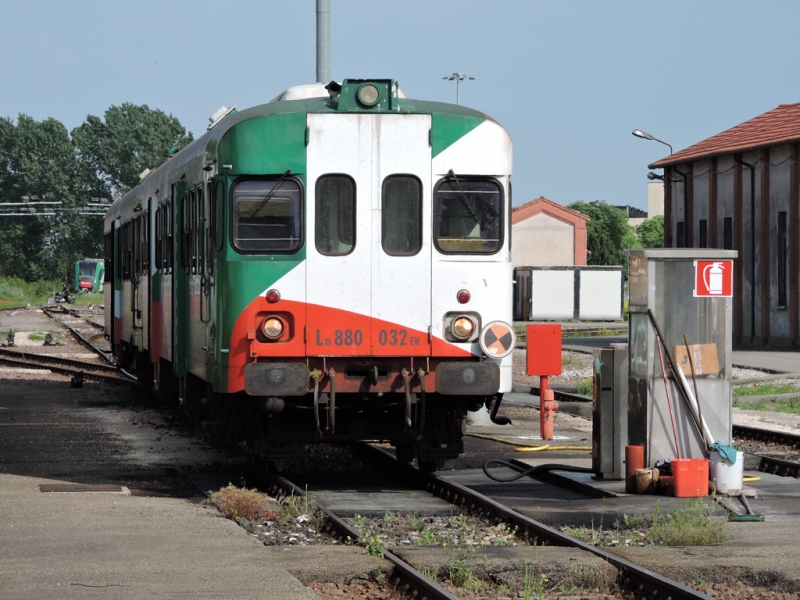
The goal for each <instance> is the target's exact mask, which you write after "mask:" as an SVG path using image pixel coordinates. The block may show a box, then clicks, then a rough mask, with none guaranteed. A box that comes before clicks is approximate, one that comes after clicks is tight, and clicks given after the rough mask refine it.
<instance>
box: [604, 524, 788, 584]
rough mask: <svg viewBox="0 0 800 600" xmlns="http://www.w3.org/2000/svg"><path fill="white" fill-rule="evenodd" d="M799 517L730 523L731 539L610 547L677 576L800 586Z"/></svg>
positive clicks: (659, 571)
mask: <svg viewBox="0 0 800 600" xmlns="http://www.w3.org/2000/svg"><path fill="white" fill-rule="evenodd" d="M798 527H800V518H798V517H785V518H780V519H777V518H776V519H774V520H772V521H770V520H767V521H766V522H763V523H728V532H729V533H730V539H729V540H728V541H727V542H724V543H722V544H718V545H715V546H714V547H702V546H700V547H673V548H668V547H663V546H658V547H640V548H634V547H628V548H622V547H617V548H607V550H608V551H609V552H612V553H614V554H617V555H619V556H622V557H623V558H627V559H628V560H631V561H634V562H636V563H638V564H640V565H642V566H644V567H647V568H648V569H651V570H653V571H655V572H656V573H660V574H661V575H664V576H666V577H671V578H673V579H677V580H679V581H697V580H698V579H700V578H703V579H706V580H708V581H713V582H717V583H734V582H736V581H741V582H744V583H746V584H750V585H758V586H763V587H766V588H769V589H772V590H775V591H783V592H795V593H796V592H800V572H798V570H797V564H798V560H800V548H798V545H797V529H798Z"/></svg>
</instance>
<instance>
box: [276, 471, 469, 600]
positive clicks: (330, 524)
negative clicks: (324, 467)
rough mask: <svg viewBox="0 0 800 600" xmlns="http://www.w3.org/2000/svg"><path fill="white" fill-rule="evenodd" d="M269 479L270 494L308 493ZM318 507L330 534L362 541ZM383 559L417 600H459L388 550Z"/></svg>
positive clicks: (292, 485)
mask: <svg viewBox="0 0 800 600" xmlns="http://www.w3.org/2000/svg"><path fill="white" fill-rule="evenodd" d="M267 479H268V481H269V483H270V484H271V489H270V493H272V494H274V493H275V490H276V489H277V490H280V491H281V492H282V493H284V494H295V495H298V496H305V495H306V492H305V491H304V490H302V489H301V488H299V487H298V486H296V485H295V484H294V483H292V482H291V481H289V480H288V479H286V478H284V477H280V476H278V475H274V474H268V475H267ZM317 506H318V507H319V508H320V510H322V512H324V513H325V516H326V527H325V528H326V529H327V531H328V532H330V533H333V534H334V535H335V536H336V537H338V538H340V539H341V540H342V541H344V540H346V539H347V538H350V539H352V540H360V539H362V538H363V534H362V533H361V532H360V531H358V530H357V529H355V528H354V527H352V526H351V525H349V524H348V523H347V522H346V521H345V520H344V519H342V518H340V517H339V516H337V515H336V514H335V513H334V512H332V511H330V510H328V509H327V508H325V507H324V506H322V505H320V504H319V503H317ZM383 557H384V558H385V559H387V560H388V561H389V562H391V563H392V564H393V565H394V572H393V573H392V575H393V576H396V577H398V578H400V579H401V580H402V581H403V582H404V583H407V584H408V585H409V586H410V587H411V588H412V589H414V590H416V592H417V594H416V596H415V597H416V598H418V599H419V600H423V599H425V598H427V599H428V600H458V597H457V596H454V595H453V594H451V593H450V592H448V591H447V590H446V589H444V588H443V587H442V586H440V585H439V584H437V583H436V582H435V581H433V580H431V579H429V578H428V577H425V575H423V574H422V573H420V572H419V571H417V570H416V569H415V568H414V567H412V566H411V565H409V564H408V563H407V562H405V561H404V560H403V559H401V558H400V557H399V556H396V555H395V554H392V553H391V552H389V551H388V550H384V553H383Z"/></svg>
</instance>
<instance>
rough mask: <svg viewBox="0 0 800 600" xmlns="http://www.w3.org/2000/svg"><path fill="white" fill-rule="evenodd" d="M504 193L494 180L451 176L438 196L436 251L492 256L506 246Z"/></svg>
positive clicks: (443, 182)
mask: <svg viewBox="0 0 800 600" xmlns="http://www.w3.org/2000/svg"><path fill="white" fill-rule="evenodd" d="M502 196H503V193H502V188H501V187H500V185H499V184H498V183H497V182H496V181H492V180H476V179H471V180H464V179H461V178H458V177H456V176H452V175H451V176H450V177H448V178H446V179H444V180H442V181H441V183H439V185H438V186H437V188H436V194H435V206H434V216H435V224H434V227H435V241H436V247H437V248H438V249H439V250H440V251H441V252H444V253H446V254H492V253H494V252H497V251H498V250H499V249H500V247H501V246H502V245H503V239H502V236H503V227H502V223H503V212H502V207H503V198H502Z"/></svg>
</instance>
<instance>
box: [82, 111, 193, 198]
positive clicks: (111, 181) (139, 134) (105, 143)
mask: <svg viewBox="0 0 800 600" xmlns="http://www.w3.org/2000/svg"><path fill="white" fill-rule="evenodd" d="M72 138H73V140H74V142H75V146H76V148H77V149H78V154H79V156H80V158H81V163H82V167H83V169H84V172H85V175H86V176H87V178H88V179H89V181H91V182H92V187H93V188H94V189H96V190H97V191H98V192H100V191H101V190H104V189H105V190H106V191H107V193H112V192H118V191H122V192H124V191H127V190H129V189H131V188H132V187H135V186H136V185H137V184H138V183H139V174H140V173H142V172H143V171H144V170H145V169H150V170H153V169H155V168H156V167H158V166H159V165H161V164H162V163H163V162H164V161H165V160H166V155H167V151H168V150H169V149H170V148H171V147H172V146H178V147H179V148H183V147H184V146H186V145H187V144H188V143H189V142H191V141H192V139H193V137H192V134H191V133H190V132H187V131H186V129H185V128H184V127H183V125H181V123H180V121H178V119H177V118H175V117H173V116H172V115H167V114H166V113H164V112H163V111H161V110H158V109H155V110H154V109H151V108H149V107H148V106H147V105H146V104H143V105H141V106H137V105H136V104H131V103H130V102H125V103H123V104H122V105H121V106H111V107H110V108H109V109H108V110H107V111H106V112H105V115H104V118H103V119H100V118H99V117H95V116H93V115H89V116H88V117H86V121H85V122H84V123H83V124H82V125H80V126H79V127H76V128H75V129H73V130H72Z"/></svg>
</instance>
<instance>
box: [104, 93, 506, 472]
mask: <svg viewBox="0 0 800 600" xmlns="http://www.w3.org/2000/svg"><path fill="white" fill-rule="evenodd" d="M210 120H211V121H212V122H211V124H210V125H209V127H208V130H207V131H206V132H205V133H204V134H203V135H200V136H198V138H197V139H195V140H194V141H193V142H191V143H190V144H188V145H187V146H186V147H185V148H183V149H181V150H180V151H178V152H176V153H174V155H172V156H171V157H170V158H169V159H168V160H167V161H166V162H165V163H164V164H162V165H161V166H159V167H158V168H156V169H154V170H153V171H152V172H150V173H149V174H147V175H146V176H144V177H143V179H142V180H141V181H140V183H139V185H137V186H136V187H135V188H134V189H132V190H130V191H129V192H127V193H126V194H124V196H122V197H121V198H120V199H118V200H117V201H115V202H114V203H113V204H112V205H111V207H110V208H109V210H108V212H107V214H106V217H105V224H104V247H105V250H104V252H105V281H106V286H105V297H104V299H105V307H106V316H105V335H106V338H107V339H108V340H109V341H110V343H111V345H112V348H113V353H114V356H115V358H116V360H117V362H118V363H119V364H120V365H121V366H122V367H124V368H126V369H131V370H132V371H133V372H135V373H136V374H137V376H138V377H139V378H140V380H141V381H142V382H143V383H144V384H145V385H147V386H149V387H152V388H155V389H156V390H157V392H158V393H160V394H164V395H168V396H173V397H175V398H176V399H177V401H178V402H179V403H180V406H182V407H183V408H184V409H185V410H186V411H187V412H189V413H190V414H191V415H193V416H194V417H195V418H197V419H199V420H200V421H201V422H202V424H203V426H204V427H206V428H208V429H209V430H210V431H213V432H214V433H215V434H217V435H218V436H220V437H221V438H223V439H226V440H229V441H231V442H232V443H241V442H246V443H247V445H248V446H249V448H250V450H251V452H252V454H253V456H254V459H255V460H256V461H259V462H262V463H264V464H268V465H270V467H272V468H277V469H280V468H281V466H282V465H283V463H284V461H286V460H289V459H296V458H298V457H300V456H302V453H303V452H304V449H305V447H306V446H307V445H308V444H313V443H318V442H351V441H356V440H361V441H374V442H385V443H389V444H391V445H393V446H394V447H395V449H396V453H397V456H398V459H399V460H401V461H402V462H406V463H410V462H412V461H414V460H416V461H417V465H418V466H419V468H421V469H423V470H425V471H433V470H436V469H438V468H441V467H442V465H443V464H444V461H446V460H448V459H452V458H455V457H457V456H458V455H459V454H460V453H461V452H463V435H464V433H465V430H466V415H467V411H468V410H478V409H480V408H481V407H483V406H485V405H486V406H490V407H494V412H495V413H496V407H497V406H499V403H500V401H501V400H502V395H503V393H505V392H508V391H510V390H511V387H512V352H513V349H514V345H515V343H516V335H515V331H514V328H513V322H512V314H511V313H512V279H513V277H512V265H511V253H510V248H511V171H512V143H511V138H510V136H509V134H508V132H507V131H506V130H505V129H504V128H503V127H502V126H500V125H499V124H498V123H497V122H496V121H495V120H494V119H492V118H490V117H489V116H487V115H486V114H484V113H481V112H479V111H477V110H473V109H470V108H466V107H464V106H460V105H452V104H446V103H440V102H430V101H421V100H414V99H410V98H407V97H406V96H405V95H404V94H403V92H402V91H401V90H400V88H399V86H398V84H397V82H396V81H395V80H392V79H345V80H343V81H342V82H341V83H338V82H335V81H332V82H330V83H329V84H327V85H324V84H313V85H300V86H295V87H292V88H289V89H288V90H286V91H285V92H283V93H281V94H280V95H279V96H277V97H276V98H275V99H273V100H272V101H270V102H268V103H266V104H263V105H260V106H255V107H253V108H249V109H245V110H241V111H237V110H236V109H235V108H233V109H226V108H225V107H223V108H222V109H220V111H218V112H217V113H215V115H214V116H213V117H212V118H211V119H210Z"/></svg>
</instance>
